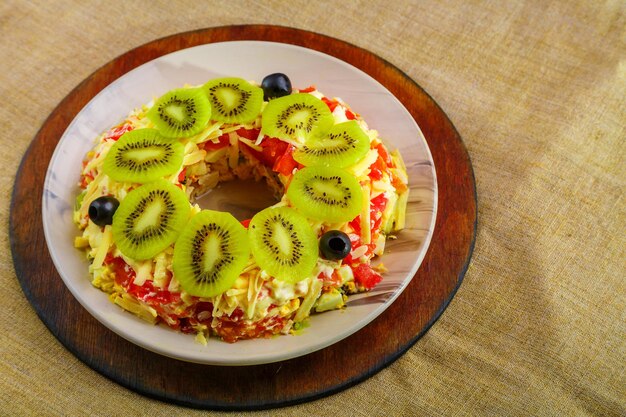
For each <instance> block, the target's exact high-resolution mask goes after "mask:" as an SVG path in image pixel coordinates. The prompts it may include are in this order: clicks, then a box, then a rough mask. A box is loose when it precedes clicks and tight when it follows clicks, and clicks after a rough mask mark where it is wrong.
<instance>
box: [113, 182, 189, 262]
mask: <svg viewBox="0 0 626 417" xmlns="http://www.w3.org/2000/svg"><path fill="white" fill-rule="evenodd" d="M189 210H190V206H189V201H188V200H187V196H186V195H185V193H184V192H183V191H182V190H181V189H180V188H178V187H176V186H175V185H174V184H172V183H171V182H168V181H166V180H157V181H154V182H151V183H149V184H145V185H142V186H141V187H138V188H136V189H134V190H132V191H131V192H130V193H128V194H127V195H126V197H125V198H124V199H123V200H122V201H121V203H120V206H119V207H118V208H117V211H116V212H115V214H114V215H113V225H112V232H113V241H114V242H115V245H116V246H117V247H118V249H119V250H120V251H121V252H122V253H123V254H124V255H126V256H128V257H129V258H132V259H136V260H144V259H150V258H152V257H154V256H155V255H157V254H158V253H159V252H161V251H163V250H164V249H165V248H167V247H168V246H170V245H171V244H172V243H174V241H175V240H176V238H177V237H178V235H179V234H180V231H181V230H182V229H183V227H184V226H185V224H186V223H187V220H188V219H189Z"/></svg>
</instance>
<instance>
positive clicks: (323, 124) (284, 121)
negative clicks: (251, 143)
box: [261, 93, 335, 143]
mask: <svg viewBox="0 0 626 417" xmlns="http://www.w3.org/2000/svg"><path fill="white" fill-rule="evenodd" d="M334 122H335V119H334V118H333V116H332V114H331V112H330V110H329V109H328V106H327V105H326V104H325V103H324V102H323V101H322V100H320V99H318V98H317V97H314V96H312V95H311V94H305V93H299V94H290V95H288V96H284V97H280V98H275V99H273V100H271V101H270V102H269V103H268V104H267V106H266V107H265V109H264V110H263V116H262V120H261V132H262V133H263V134H265V135H267V136H271V137H275V138H279V139H284V140H294V141H298V142H300V143H302V142H304V141H305V140H306V139H307V138H310V137H312V136H322V135H324V134H326V133H327V132H328V131H329V130H330V128H331V127H332V125H333V123H334Z"/></svg>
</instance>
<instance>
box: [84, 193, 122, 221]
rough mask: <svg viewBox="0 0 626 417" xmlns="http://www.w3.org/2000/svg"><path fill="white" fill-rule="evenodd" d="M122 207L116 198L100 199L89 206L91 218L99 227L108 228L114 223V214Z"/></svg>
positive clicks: (104, 197) (105, 197) (106, 197)
mask: <svg viewBox="0 0 626 417" xmlns="http://www.w3.org/2000/svg"><path fill="white" fill-rule="evenodd" d="M119 205H120V202H119V201H117V199H116V198H115V197H111V196H103V197H98V198H96V199H95V200H93V201H92V202H91V204H90V205H89V218H90V219H91V221H92V222H94V223H95V224H97V225H98V226H106V225H107V224H111V223H113V214H115V210H117V207H118V206H119Z"/></svg>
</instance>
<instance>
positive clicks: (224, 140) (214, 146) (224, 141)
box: [204, 133, 230, 151]
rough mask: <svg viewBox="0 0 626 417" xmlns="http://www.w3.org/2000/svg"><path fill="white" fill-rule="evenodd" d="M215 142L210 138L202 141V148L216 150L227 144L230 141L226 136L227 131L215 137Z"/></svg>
mask: <svg viewBox="0 0 626 417" xmlns="http://www.w3.org/2000/svg"><path fill="white" fill-rule="evenodd" d="M217 140H218V141H217V143H216V142H212V141H210V140H208V141H206V142H204V150H205V151H216V150H218V149H221V148H223V147H225V146H228V144H229V143H230V138H229V137H228V133H226V134H223V135H222V136H220V137H219V138H217Z"/></svg>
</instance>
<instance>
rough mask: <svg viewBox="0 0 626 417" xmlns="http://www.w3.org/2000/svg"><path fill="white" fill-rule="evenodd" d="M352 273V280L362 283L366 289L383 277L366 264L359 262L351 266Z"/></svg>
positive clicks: (372, 286) (373, 285) (369, 288)
mask: <svg viewBox="0 0 626 417" xmlns="http://www.w3.org/2000/svg"><path fill="white" fill-rule="evenodd" d="M352 272H353V273H354V280H355V281H356V282H357V284H360V285H362V286H363V287H365V288H366V289H368V290H371V289H372V288H374V287H375V286H376V284H378V283H379V282H380V281H382V279H383V277H382V276H381V275H380V274H379V273H378V272H376V271H374V270H373V269H372V268H371V267H370V266H369V265H368V264H359V265H358V266H356V267H352Z"/></svg>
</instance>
